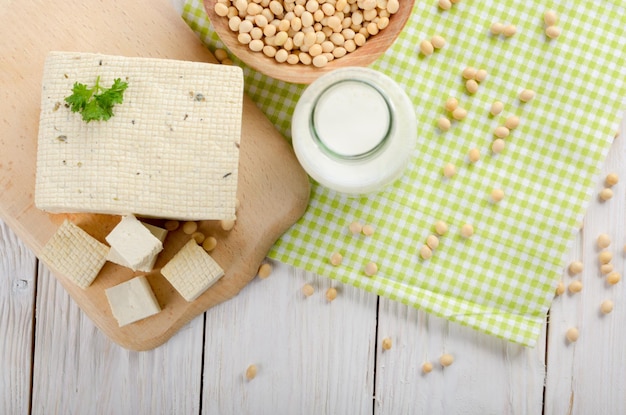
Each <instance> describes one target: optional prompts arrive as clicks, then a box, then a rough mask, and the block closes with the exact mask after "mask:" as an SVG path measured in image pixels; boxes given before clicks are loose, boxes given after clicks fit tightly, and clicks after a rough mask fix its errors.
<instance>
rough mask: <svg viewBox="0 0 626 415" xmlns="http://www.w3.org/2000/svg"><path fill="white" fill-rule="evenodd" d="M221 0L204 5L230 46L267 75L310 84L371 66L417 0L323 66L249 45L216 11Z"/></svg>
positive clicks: (403, 3)
mask: <svg viewBox="0 0 626 415" xmlns="http://www.w3.org/2000/svg"><path fill="white" fill-rule="evenodd" d="M216 2H217V0H204V8H205V10H206V12H207V15H208V16H209V20H210V21H211V23H212V25H213V28H214V29H215V31H216V33H217V35H218V36H219V38H220V40H221V41H222V42H223V43H224V45H226V47H227V48H228V50H230V52H232V53H233V54H234V55H235V56H237V58H239V59H241V60H242V61H243V62H244V63H246V64H247V65H248V66H249V67H251V68H252V69H254V70H256V71H258V72H261V73H263V74H265V75H267V76H270V77H272V78H275V79H279V80H282V81H286V82H292V83H297V84H310V83H311V82H313V81H314V80H315V79H317V78H318V77H320V76H321V75H323V74H325V73H327V72H330V71H333V70H335V69H338V68H343V67H347V66H368V65H369V64H371V63H372V62H374V61H375V60H376V59H377V58H378V57H379V56H380V55H381V54H382V53H383V52H385V51H386V50H387V48H389V46H391V44H392V43H393V42H394V41H395V40H396V38H397V37H398V35H399V34H400V32H401V31H402V29H403V28H404V25H405V24H406V22H407V20H408V18H409V16H410V15H411V10H412V9H413V3H414V2H415V0H400V9H399V10H398V12H397V13H395V14H393V15H392V16H391V17H390V18H389V26H387V27H386V28H385V29H383V30H381V31H380V32H379V33H378V34H376V35H374V36H370V38H369V39H367V42H366V43H365V44H364V45H363V46H361V47H358V48H357V49H356V50H355V51H354V52H351V53H348V54H347V55H345V56H343V57H341V58H338V59H334V60H332V61H330V62H329V63H328V65H326V66H324V67H323V68H317V67H315V66H313V65H303V64H301V63H298V64H295V65H294V64H289V63H287V62H283V63H279V62H276V61H275V60H274V59H273V58H269V57H267V56H265V55H264V54H263V53H262V52H253V51H251V50H250V49H248V46H247V45H243V44H241V43H239V41H238V40H237V34H236V33H235V32H233V31H231V30H230V28H229V27H228V18H227V17H221V16H218V15H217V14H215V3H216Z"/></svg>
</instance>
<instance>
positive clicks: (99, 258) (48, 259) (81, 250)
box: [39, 220, 109, 289]
mask: <svg viewBox="0 0 626 415" xmlns="http://www.w3.org/2000/svg"><path fill="white" fill-rule="evenodd" d="M108 252H109V247H108V246H106V245H105V244H103V243H101V242H100V241H98V240H96V239H95V238H94V237H92V236H91V235H89V234H88V233H87V232H85V231H84V230H82V229H81V228H79V227H78V226H77V225H75V224H73V223H72V222H70V221H69V220H65V221H64V222H63V224H62V225H61V226H60V227H59V229H57V231H56V232H55V233H54V235H52V237H51V238H50V240H48V242H47V243H46V245H45V246H44V247H43V249H42V251H41V254H40V255H39V258H40V259H41V260H42V261H43V262H45V263H46V264H47V265H48V266H50V267H51V268H52V269H53V270H56V271H57V272H59V273H61V274H62V275H64V276H65V277H67V278H69V279H70V280H71V281H72V282H73V283H74V284H76V285H78V286H79V287H80V288H82V289H85V288H87V287H89V286H90V285H91V283H92V282H93V280H95V279H96V277H97V276H98V274H99V273H100V270H101V269H102V267H103V266H104V263H105V262H106V257H107V254H108Z"/></svg>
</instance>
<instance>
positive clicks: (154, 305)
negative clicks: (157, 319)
mask: <svg viewBox="0 0 626 415" xmlns="http://www.w3.org/2000/svg"><path fill="white" fill-rule="evenodd" d="M104 292H105V294H106V296H107V299H108V300H109V305H110V306H111V312H112V313H113V317H115V319H116V320H117V324H119V326H120V327H123V326H125V325H127V324H131V323H134V322H135V321H139V320H142V319H144V318H146V317H150V316H153V315H155V314H157V313H158V312H160V311H161V307H160V306H159V303H158V301H157V299H156V297H155V296H154V292H153V291H152V288H151V287H150V284H149V283H148V280H147V279H146V277H145V276H144V275H140V276H138V277H135V278H133V279H132V280H129V281H126V282H123V283H121V284H118V285H116V286H114V287H111V288H107V289H106V290H105V291H104Z"/></svg>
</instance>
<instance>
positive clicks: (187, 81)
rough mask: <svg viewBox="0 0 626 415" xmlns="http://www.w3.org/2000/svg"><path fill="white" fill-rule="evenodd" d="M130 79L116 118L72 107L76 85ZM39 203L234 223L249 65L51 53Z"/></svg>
mask: <svg viewBox="0 0 626 415" xmlns="http://www.w3.org/2000/svg"><path fill="white" fill-rule="evenodd" d="M97 77H100V84H101V85H103V86H104V87H110V86H111V84H112V83H113V81H114V79H115V78H121V79H122V80H123V81H126V82H128V88H127V89H126V91H125V93H124V102H123V103H122V104H117V105H115V107H114V108H113V113H114V116H113V117H111V118H110V119H109V120H108V121H91V122H89V123H86V122H85V121H83V120H82V118H81V115H80V114H79V113H73V112H71V111H70V109H69V108H68V107H67V106H66V105H65V101H64V99H65V97H67V96H69V95H71V94H72V87H73V85H74V83H75V82H80V83H84V84H86V85H87V86H88V87H92V86H93V85H94V84H95V81H96V78H97ZM42 83H43V86H42V97H41V113H40V125H39V137H38V151H37V176H36V186H35V204H36V206H37V207H38V208H40V209H42V210H46V211H50V212H98V213H110V214H120V215H123V214H129V213H134V214H137V215H142V216H153V217H162V218H173V219H184V220H200V219H216V220H217V219H233V218H234V216H235V200H236V190H237V179H238V162H239V142H240V137H241V116H242V102H243V75H242V71H241V69H240V68H237V67H234V66H227V65H216V64H208V63H200V62H186V61H175V60H164V59H153V58H127V57H120V56H108V55H99V54H86V53H75V52H52V53H50V54H49V56H48V57H47V59H46V63H45V67H44V74H43V80H42Z"/></svg>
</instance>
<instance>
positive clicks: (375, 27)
mask: <svg viewBox="0 0 626 415" xmlns="http://www.w3.org/2000/svg"><path fill="white" fill-rule="evenodd" d="M399 9H400V4H399V0H217V2H216V3H215V6H214V12H215V14H216V15H218V16H220V17H222V18H224V19H228V27H229V28H230V30H231V31H232V32H234V34H235V35H236V37H237V41H238V42H239V43H240V44H241V45H247V47H248V48H249V49H250V51H252V52H259V53H263V54H264V55H265V56H267V57H269V58H273V59H274V60H275V61H276V62H278V63H283V62H286V63H289V64H294V65H295V64H298V63H301V64H304V65H313V66H315V67H318V68H321V67H324V66H326V65H327V64H328V62H330V61H332V60H334V59H339V58H342V57H344V56H346V55H347V54H349V53H351V52H354V51H355V50H356V49H357V48H359V47H361V46H363V45H365V43H366V42H367V40H368V39H369V38H370V37H372V36H375V35H377V34H378V33H379V32H380V31H381V30H384V29H385V28H386V27H387V26H388V25H389V19H390V17H391V16H392V15H393V14H395V13H397V12H398V10H399Z"/></svg>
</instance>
